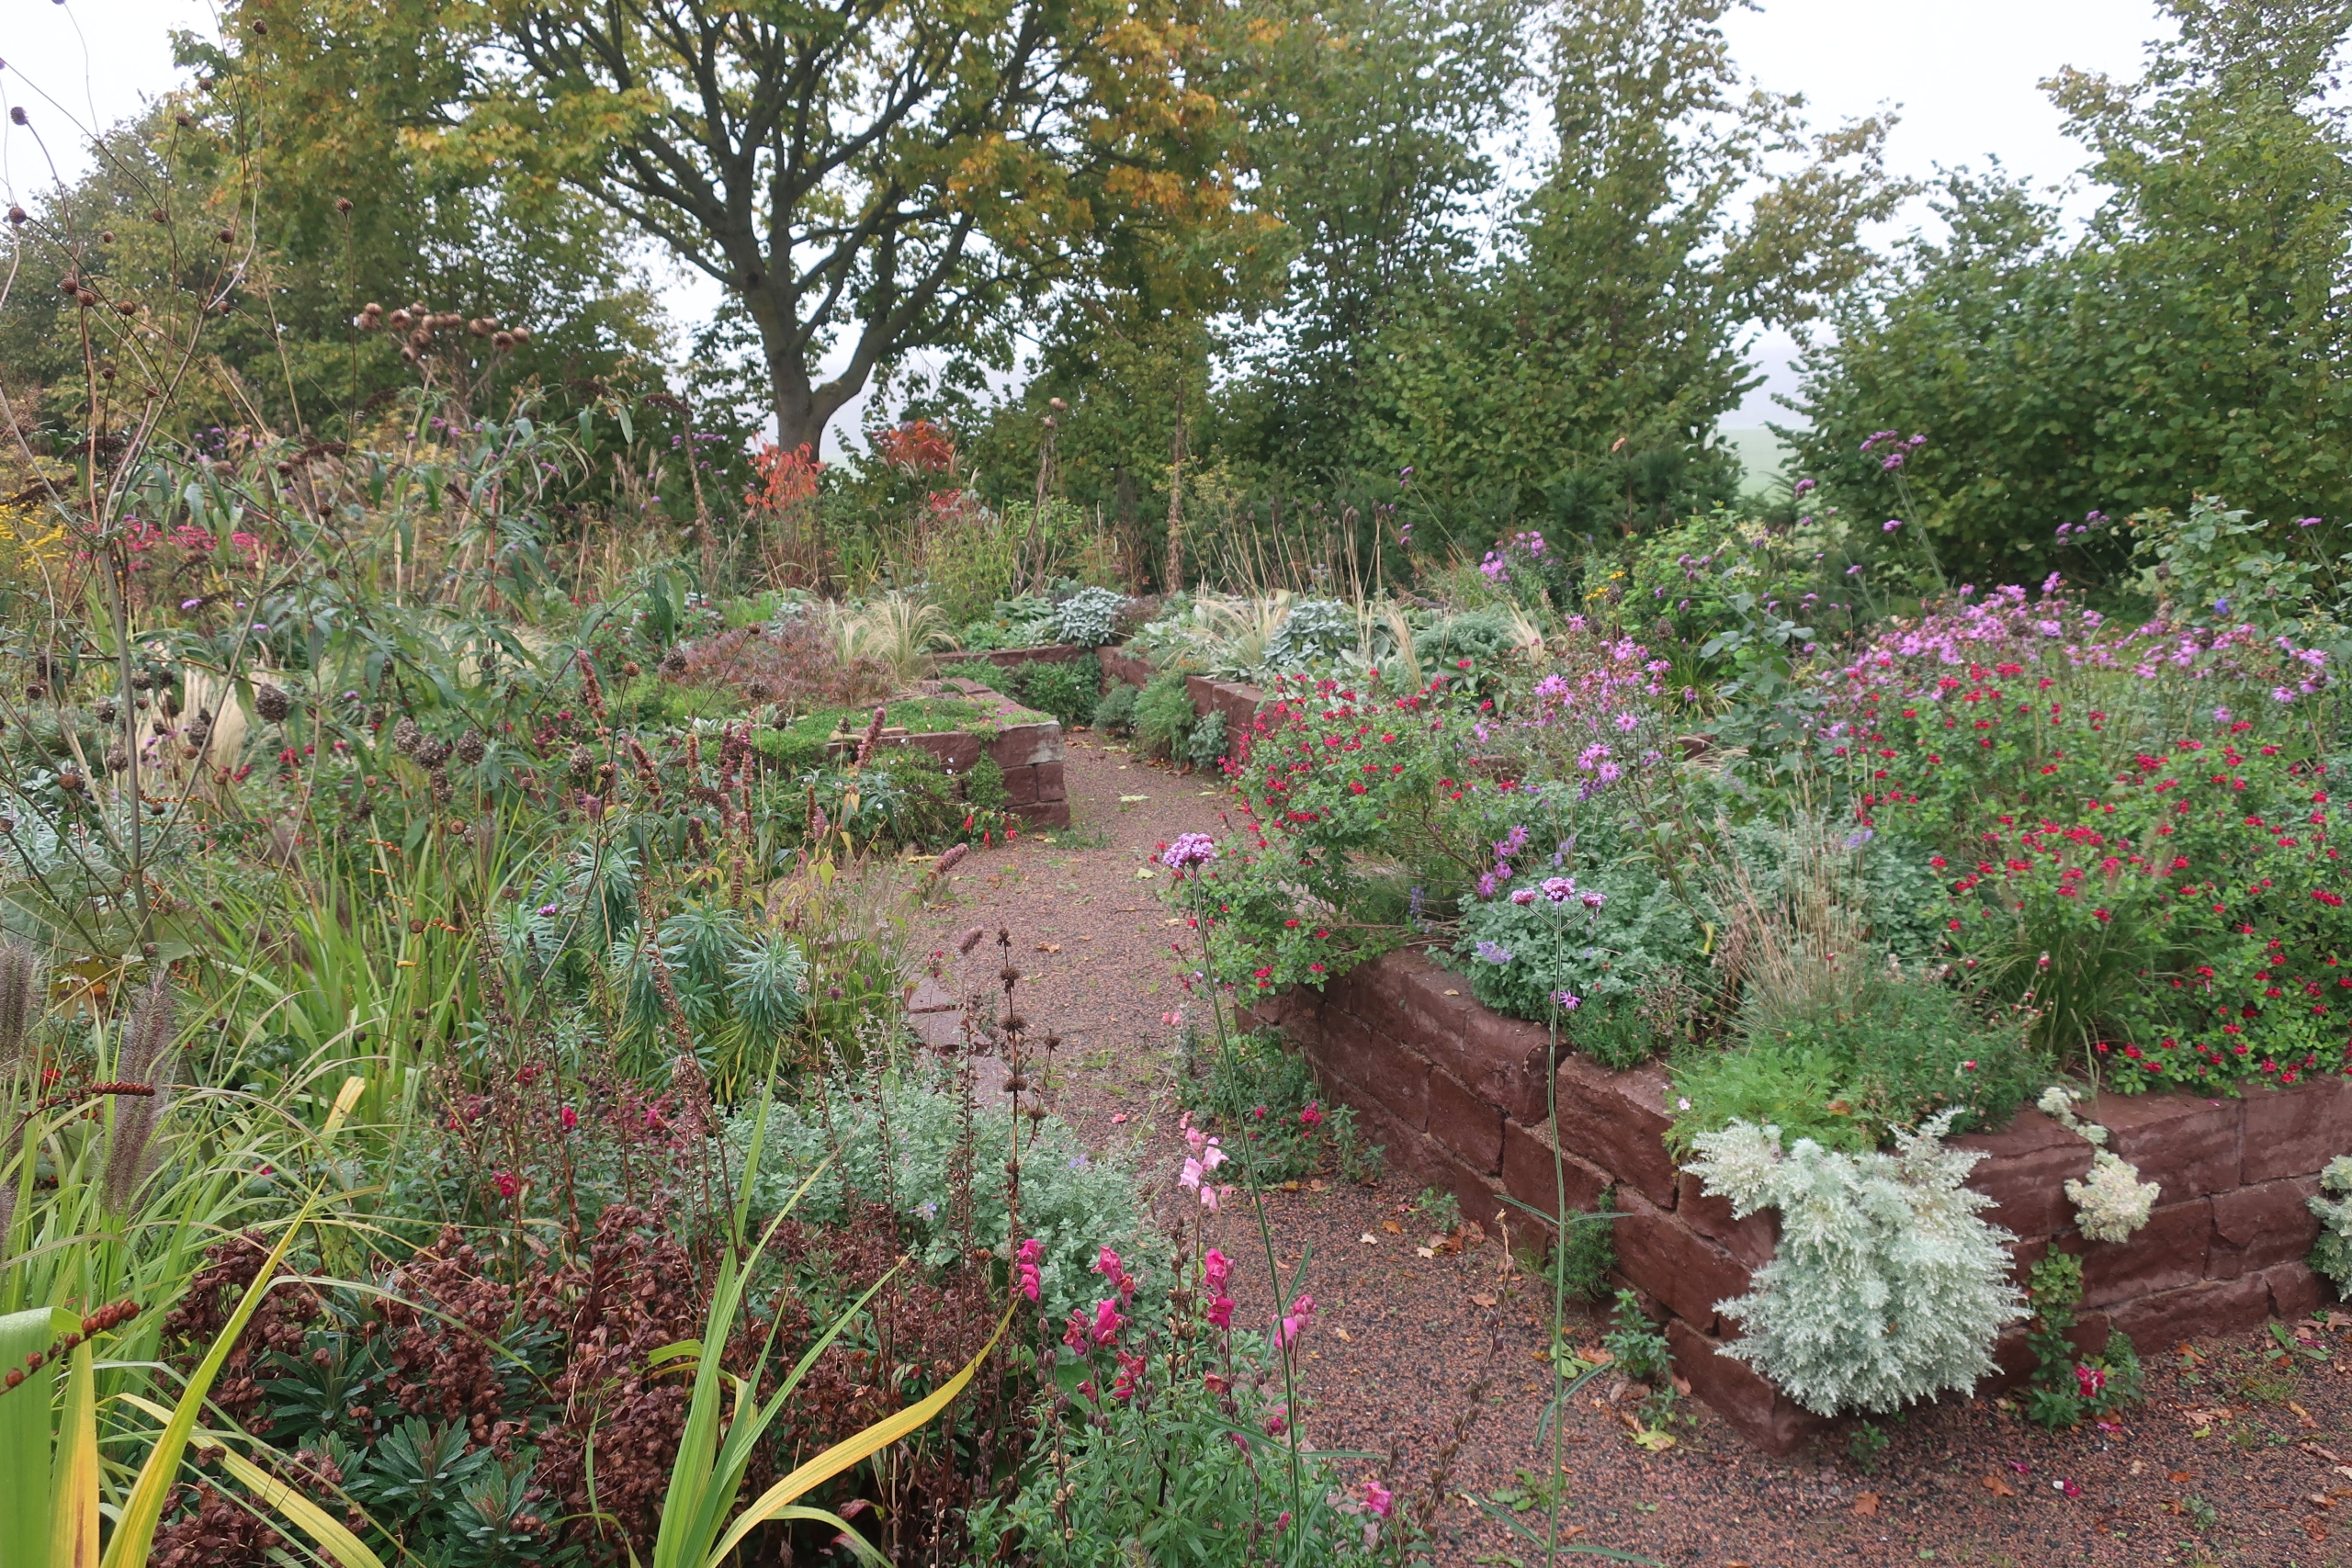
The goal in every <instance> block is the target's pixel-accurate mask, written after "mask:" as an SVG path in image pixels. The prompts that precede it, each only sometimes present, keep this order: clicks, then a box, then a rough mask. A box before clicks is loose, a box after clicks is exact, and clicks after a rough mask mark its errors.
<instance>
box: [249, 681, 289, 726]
mask: <svg viewBox="0 0 2352 1568" xmlns="http://www.w3.org/2000/svg"><path fill="white" fill-rule="evenodd" d="M254 712H255V713H257V714H259V715H261V716H262V720H263V722H264V723H266V724H284V723H285V722H286V721H287V719H288V718H289V717H291V716H292V715H293V712H294V699H293V698H292V697H289V696H288V695H287V694H286V688H284V687H283V686H277V685H268V684H265V685H262V686H258V687H256V688H254Z"/></svg>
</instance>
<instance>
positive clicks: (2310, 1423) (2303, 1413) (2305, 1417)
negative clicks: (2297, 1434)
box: [2287, 1399, 2319, 1430]
mask: <svg viewBox="0 0 2352 1568" xmlns="http://www.w3.org/2000/svg"><path fill="white" fill-rule="evenodd" d="M2287 1408H2288V1409H2290V1410H2291V1411H2293V1412H2294V1413H2295V1414H2296V1415H2297V1416H2300V1417H2301V1419H2302V1424H2303V1425H2304V1426H2306V1427H2312V1428H2313V1429H2314V1430H2316V1429H2317V1428H2318V1427H2319V1423H2318V1422H2317V1421H2316V1420H2314V1419H2312V1413H2311V1412H2310V1411H2308V1410H2306V1409H2304V1408H2303V1407H2302V1406H2301V1405H2300V1404H2296V1403H2295V1402H2294V1401H2293V1400H2291V1399H2290V1400H2289V1401H2288V1402H2287Z"/></svg>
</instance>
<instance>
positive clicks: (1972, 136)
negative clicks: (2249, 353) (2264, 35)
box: [0, 0, 2164, 428]
mask: <svg viewBox="0 0 2352 1568" xmlns="http://www.w3.org/2000/svg"><path fill="white" fill-rule="evenodd" d="M1724 25H1725V30H1726V31H1727V32H1728V33H1729V35H1730V37H1731V40H1732V44H1733V48H1734V53H1735V56H1736V59H1737V60H1738V61H1739V62H1740V64H1741V66H1742V67H1743V68H1745V69H1746V70H1747V73H1749V74H1750V75H1752V76H1753V77H1755V78H1756V79H1757V80H1758V82H1759V83H1760V84H1761V85H1765V86H1768V87H1770V88H1773V89H1775V90H1777V91H1781V92H1797V93H1802V94H1804V96H1805V97H1806V99H1807V100H1808V102H1809V105H1810V108H1811V114H1812V118H1814V119H1815V122H1816V123H1818V124H1824V125H1826V124H1830V123H1834V122H1836V121H1838V120H1840V119H1844V118H1851V117H1854V116H1859V115H1865V114H1871V113H1875V112H1877V111H1878V110H1880V109H1881V108H1887V107H1891V108H1894V110H1895V111H1896V112H1897V113H1898V114H1899V116H1900V117H1901V123H1900V124H1899V125H1898V126H1897V128H1896V130H1895V132H1894V136H1893V137H1892V138H1891V139H1890V141H1889V143H1888V149H1887V152H1888V158H1887V162H1888V164H1889V166H1890V168H1892V169H1893V171H1894V173H1896V174H1898V175H1910V176H1912V177H1915V178H1921V179H1925V178H1928V177H1929V176H1930V175H1933V173H1934V172H1935V169H1936V167H1937V166H1938V165H1939V164H1941V165H1945V166H1951V165H1956V164H1975V165H1978V166H1982V165H1983V164H1984V163H1985V160H1986V159H1987V157H1988V156H1996V157H1998V158H1999V159H2000V160H2001V162H2002V163H2003V164H2007V166H2008V167H2009V168H2010V169H2011V170H2012V171H2013V172H2016V173H2018V174H2021V175H2029V176H2030V177H2032V178H2033V179H2035V180H2037V181H2045V182H2049V183H2052V184H2055V183H2058V182H2062V181H2064V180H2065V179H2066V178H2068V177H2069V176H2070V175H2073V173H2074V172H2075V170H2076V169H2077V168H2079V167H2080V166H2081V164H2082V163H2083V156H2082V149H2081V148H2080V147H2079V146H2077V145H2076V144H2075V142H2073V141H2068V140H2067V139H2066V137H2065V136H2064V134H2062V132H2061V130H2060V123H2059V118H2058V114H2057V111H2056V110H2055V109H2053V108H2052V107H2051V104H2050V101H2049V99H2048V98H2047V97H2045V96H2043V95H2042V93H2041V89H2040V88H2039V87H2038V86H2037V85H2036V84H2037V83H2039V82H2040V81H2041V79H2042V78H2044V77H2046V76H2048V75H2050V74H2052V73H2053V72H2055V71H2056V70H2057V69H2058V68H2059V67H2060V66H2062V65H2074V66H2078V67H2081V68H2083V69H2085V70H2091V71H2105V72H2109V73H2116V74H2131V73H2136V71H2137V69H2138V66H2139V62H2140V60H2141V51H2142V45H2143V43H2144V42H2145V41H2146V40H2147V39H2150V38H2152V37H2154V36H2155V35H2156V34H2157V33H2158V32H2159V31H2160V30H2163V29H2164V24H2163V22H2162V20H2161V19H2160V17H2159V16H2158V12H2157V6H2156V5H2155V4H2154V0H1974V3H1973V4H1971V5H1966V6H1954V5H1950V4H1942V3H1939V4H1932V5H1931V4H1927V3H1925V0H1892V3H1889V0H1763V6H1762V8H1761V9H1760V10H1756V11H1747V12H1735V13H1733V14H1732V15H1731V16H1730V17H1727V18H1726V20H1725V24H1724ZM173 28H186V29H190V30H196V31H202V32H208V33H209V32H212V31H213V30H214V12H213V10H212V7H211V6H210V5H209V4H208V3H206V0H65V3H64V4H57V3H55V0H0V61H5V62H6V69H5V70H0V101H5V103H6V104H7V105H8V106H10V107H17V106H22V107H25V108H26V109H27V111H28V113H29V114H30V115H31V116H32V117H33V118H34V124H33V126H32V128H31V129H32V130H34V131H38V132H39V133H40V143H42V144H45V146H44V145H37V144H36V141H35V138H34V137H33V135H31V134H29V133H28V131H27V130H18V129H17V128H16V127H13V126H5V125H0V184H4V185H5V186H6V190H7V192H8V193H9V194H10V195H11V196H12V197H16V198H17V199H22V198H23V197H25V196H26V195H28V194H30V193H32V192H33V191H35V190H37V189H38V188H39V187H40V186H41V185H42V184H44V183H46V182H47V180H48V179H49V178H50V177H51V175H50V167H51V165H50V164H49V162H48V159H49V158H50V157H54V158H55V159H56V163H57V167H58V168H59V170H60V171H61V172H62V175H64V177H66V178H68V179H71V178H72V177H73V176H74V174H76V173H77V172H78V171H79V170H80V168H81V167H82V166H83V164H84V162H85V154H84V152H83V151H82V149H81V147H80V146H79V145H78V143H77V135H78V133H77V132H76V130H74V122H79V123H80V124H82V125H85V126H87V125H105V124H108V123H111V122H112V121H114V120H117V119H119V118H123V117H124V116H126V115H129V114H131V113H133V112H135V111H136V110H137V109H138V108H139V107H140V105H141V102H142V101H144V100H146V99H148V98H151V97H153V96H155V95H156V94H157V93H159V92H161V91H163V90H164V88H166V87H167V86H169V85H170V84H171V82H172V65H171V44H170V39H169V34H170V32H171V30H172V29H173ZM1906 226H1907V220H1906ZM669 295H670V299H671V305H672V310H673V312H674V313H676V314H677V315H678V316H679V317H680V318H681V320H682V324H684V322H685V321H689V320H691V318H693V317H694V316H695V315H697V314H699V312H701V311H703V310H707V309H708V308H709V302H710V300H711V299H712V298H713V296H712V294H711V293H710V291H709V288H708V286H707V284H700V283H699V282H698V281H697V283H696V284H695V285H688V284H687V283H686V280H684V279H683V278H682V279H680V287H677V288H673V289H671V290H670V291H669ZM1789 351H1790V345H1789V344H1788V343H1787V341H1786V340H1785V339H1782V338H1780V337H1778V336H1777V335H1774V336H1771V337H1768V338H1767V339H1765V340H1764V341H1762V342H1760V343H1759V344H1758V354H1759V356H1760V357H1761V359H1762V360H1763V362H1764V364H1765V367H1766V368H1767V370H1768V372H1770V376H1771V380H1770V384H1769V385H1768V386H1767V387H1765V388H1764V389H1760V390H1759V391H1758V393H1757V394H1755V395H1754V396H1753V397H1751V398H1750V400H1749V403H1748V406H1747V408H1744V409H1742V410H1741V411H1740V412H1739V413H1738V414H1737V415H1736V416H1735V418H1734V421H1733V423H1741V424H1752V423H1761V422H1762V421H1763V420H1764V419H1766V418H1768V417H1785V415H1784V413H1783V412H1781V411H1778V410H1776V409H1775V408H1774V406H1773V405H1772V404H1771V403H1770V394H1771V393H1772V392H1774V391H1778V390H1783V389H1788V388H1789V387H1790V386H1791V385H1792V381H1791V378H1789V376H1788V374H1787V371H1786V361H1787V356H1788V354H1789ZM852 420H854V414H853V415H846V416H844V418H843V419H842V421H841V422H840V423H843V424H850V423H851V421H852ZM852 427H853V428H854V425H853V426H852Z"/></svg>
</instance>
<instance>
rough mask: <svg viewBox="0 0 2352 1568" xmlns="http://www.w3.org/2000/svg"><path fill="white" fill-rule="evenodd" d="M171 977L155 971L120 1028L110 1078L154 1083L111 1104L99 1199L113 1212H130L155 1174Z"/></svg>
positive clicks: (165, 1100)
mask: <svg viewBox="0 0 2352 1568" xmlns="http://www.w3.org/2000/svg"><path fill="white" fill-rule="evenodd" d="M174 1012H175V1009H174V1007H173V1003H172V981H171V976H170V974H169V973H168V972H158V973H157V975H156V976H155V978H154V980H153V982H151V983H150V984H149V986H148V987H147V992H146V995H144V996H143V997H141V998H140V999H139V1002H138V1003H137V1005H136V1006H134V1007H133V1008H132V1009H131V1013H130V1022H128V1023H126V1024H125V1025H124V1026H123V1031H122V1048H121V1050H120V1051H119V1053H117V1055H116V1056H115V1076H116V1077H118V1078H121V1079H125V1080H128V1081H130V1082H135V1083H147V1084H152V1085H153V1086H154V1089H155V1092H154V1093H153V1094H152V1095H147V1096H143V1097H141V1098H137V1099H130V1100H116V1101H115V1102H114V1127H113V1130H112V1133H111V1134H110V1136H109V1138H108V1141H107V1168H106V1182H105V1199H106V1202H107V1206H108V1207H109V1208H111V1209H113V1210H114V1211H115V1212H116V1213H124V1214H127V1213H130V1212H131V1204H132V1202H133V1201H135V1200H136V1199H137V1198H138V1196H139V1192H140V1189H141V1188H142V1187H144V1186H146V1184H147V1179H148V1178H149V1177H151V1176H153V1175H154V1173H155V1164H156V1153H157V1151H156V1148H155V1128H156V1127H157V1125H158V1124H159V1123H160V1122H162V1121H163V1118H164V1111H166V1110H168V1109H169V1108H170V1106H171V1101H172V1086H171V1081H170V1079H171V1070H172V1067H173V1066H174V1065H175V1063H174V1057H173V1053H172V1051H171V1044H172V1041H173V1039H174V1037H175V1032H176V1031H175V1027H174Z"/></svg>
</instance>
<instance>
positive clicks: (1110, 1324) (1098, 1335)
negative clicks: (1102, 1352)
mask: <svg viewBox="0 0 2352 1568" xmlns="http://www.w3.org/2000/svg"><path fill="white" fill-rule="evenodd" d="M1126 1322H1127V1320H1126V1319H1125V1318H1124V1317H1122V1316H1120V1315H1119V1303H1116V1302H1111V1301H1102V1302H1096V1303H1094V1343H1095V1344H1096V1346H1097V1347H1100V1346H1103V1345H1108V1344H1109V1343H1111V1341H1112V1340H1114V1339H1115V1338H1117V1337H1119V1330H1120V1329H1122V1328H1124V1327H1125V1326H1126Z"/></svg>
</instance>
